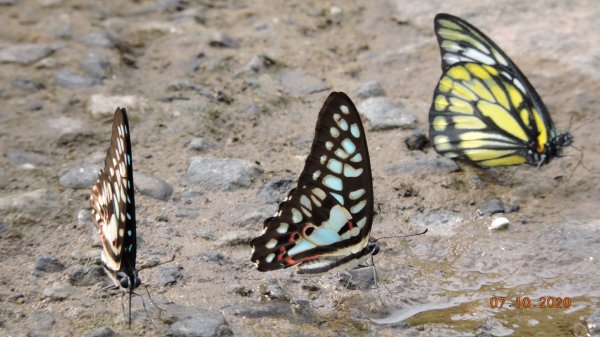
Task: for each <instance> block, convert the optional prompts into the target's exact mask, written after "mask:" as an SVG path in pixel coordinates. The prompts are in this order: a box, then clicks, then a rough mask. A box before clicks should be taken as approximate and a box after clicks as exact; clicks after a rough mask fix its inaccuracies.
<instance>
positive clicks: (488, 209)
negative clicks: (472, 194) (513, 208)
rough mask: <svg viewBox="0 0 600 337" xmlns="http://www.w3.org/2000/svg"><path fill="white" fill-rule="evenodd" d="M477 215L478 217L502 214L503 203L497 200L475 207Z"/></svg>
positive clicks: (487, 201)
mask: <svg viewBox="0 0 600 337" xmlns="http://www.w3.org/2000/svg"><path fill="white" fill-rule="evenodd" d="M477 213H479V214H480V215H492V214H496V213H504V203H503V202H502V200H500V199H498V198H493V199H490V200H486V201H484V202H481V203H479V205H477Z"/></svg>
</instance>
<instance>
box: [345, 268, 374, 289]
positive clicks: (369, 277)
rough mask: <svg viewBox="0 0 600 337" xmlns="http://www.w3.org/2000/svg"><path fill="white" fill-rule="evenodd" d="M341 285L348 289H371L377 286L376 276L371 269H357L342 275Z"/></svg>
mask: <svg viewBox="0 0 600 337" xmlns="http://www.w3.org/2000/svg"><path fill="white" fill-rule="evenodd" d="M340 276H341V277H340V279H339V283H340V284H341V285H343V286H344V287H346V288H348V289H370V288H374V287H375V286H376V284H377V281H378V280H376V279H375V277H376V274H375V272H374V270H373V268H371V267H364V268H356V269H352V270H348V272H347V273H341V274H340Z"/></svg>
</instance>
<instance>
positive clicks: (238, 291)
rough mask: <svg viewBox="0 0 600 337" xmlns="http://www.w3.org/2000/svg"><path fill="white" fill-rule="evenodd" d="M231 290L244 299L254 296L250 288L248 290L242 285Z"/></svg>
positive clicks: (237, 285)
mask: <svg viewBox="0 0 600 337" xmlns="http://www.w3.org/2000/svg"><path fill="white" fill-rule="evenodd" d="M231 290H232V291H233V292H234V293H236V294H238V295H240V296H242V297H248V296H250V295H252V293H253V291H252V289H250V288H248V287H246V286H243V285H241V284H236V285H233V286H232V287H231Z"/></svg>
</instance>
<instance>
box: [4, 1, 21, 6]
mask: <svg viewBox="0 0 600 337" xmlns="http://www.w3.org/2000/svg"><path fill="white" fill-rule="evenodd" d="M18 2H19V0H0V6H14V5H16V4H17V3H18Z"/></svg>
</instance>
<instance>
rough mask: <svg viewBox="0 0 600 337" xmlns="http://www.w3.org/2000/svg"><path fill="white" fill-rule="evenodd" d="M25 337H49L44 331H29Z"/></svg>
mask: <svg viewBox="0 0 600 337" xmlns="http://www.w3.org/2000/svg"><path fill="white" fill-rule="evenodd" d="M27 337H51V336H50V335H49V334H48V333H47V332H46V331H29V332H28V333H27Z"/></svg>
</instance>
